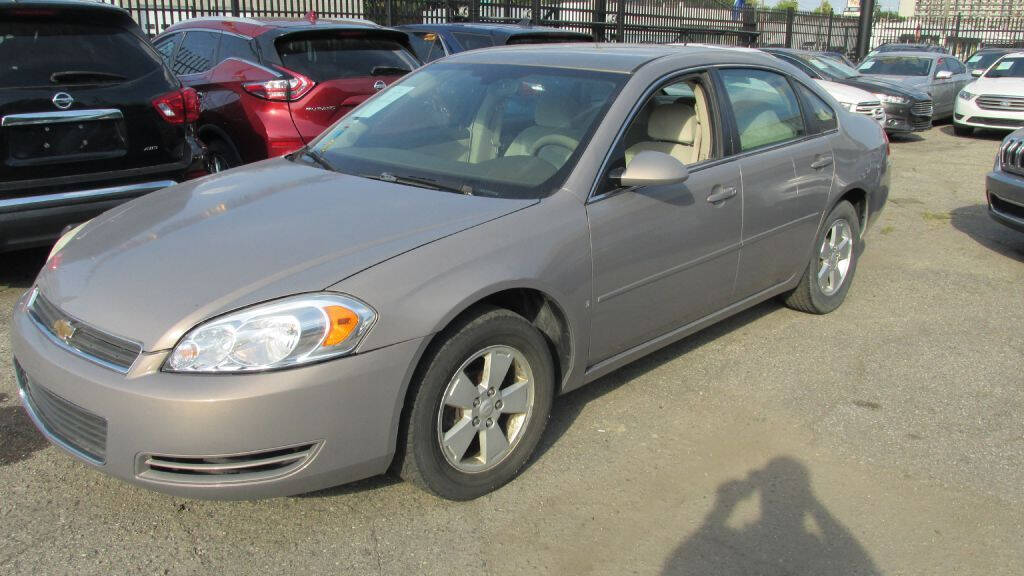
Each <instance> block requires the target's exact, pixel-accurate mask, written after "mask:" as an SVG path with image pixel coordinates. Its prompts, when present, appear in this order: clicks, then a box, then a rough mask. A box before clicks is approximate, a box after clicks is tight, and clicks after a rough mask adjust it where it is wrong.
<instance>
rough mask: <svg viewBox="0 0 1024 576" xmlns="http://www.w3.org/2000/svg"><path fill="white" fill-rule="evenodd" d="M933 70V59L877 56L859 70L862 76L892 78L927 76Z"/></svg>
mask: <svg viewBox="0 0 1024 576" xmlns="http://www.w3.org/2000/svg"><path fill="white" fill-rule="evenodd" d="M931 69H932V59H931V58H917V57H915V56H875V57H874V58H871V59H870V60H867V61H865V62H864V63H863V64H861V65H860V68H858V69H857V70H859V71H860V73H861V74H887V75H890V76H927V75H928V73H929V72H931Z"/></svg>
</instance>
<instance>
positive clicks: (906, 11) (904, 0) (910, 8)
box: [897, 0, 917, 18]
mask: <svg viewBox="0 0 1024 576" xmlns="http://www.w3.org/2000/svg"><path fill="white" fill-rule="evenodd" d="M916 9H917V0H900V7H899V8H898V9H897V14H899V15H900V16H902V17H904V18H912V17H913V16H915V13H914V12H915V10H916Z"/></svg>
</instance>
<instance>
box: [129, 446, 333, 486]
mask: <svg viewBox="0 0 1024 576" xmlns="http://www.w3.org/2000/svg"><path fill="white" fill-rule="evenodd" d="M318 447H319V444H302V445H299V446H291V447H287V448H278V449H275V450H267V451H263V452H251V453H247V454H234V455H226V456H161V455H158V454H143V455H141V456H140V457H139V459H138V465H137V468H138V475H139V477H140V478H145V479H147V480H158V481H163V482H178V483H187V484H221V483H225V482H255V481H260V480H268V479H270V478H276V477H278V476H284V475H285V474H288V473H290V472H293V471H295V470H298V469H299V468H301V467H302V466H303V465H304V464H305V463H306V462H308V461H309V460H310V459H311V458H312V457H313V455H314V454H315V453H316V450H317V448H318Z"/></svg>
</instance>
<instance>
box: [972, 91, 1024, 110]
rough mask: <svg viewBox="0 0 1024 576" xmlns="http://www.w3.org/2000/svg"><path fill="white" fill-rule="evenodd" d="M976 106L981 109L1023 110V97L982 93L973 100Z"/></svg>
mask: <svg viewBox="0 0 1024 576" xmlns="http://www.w3.org/2000/svg"><path fill="white" fill-rule="evenodd" d="M975 104H977V105H978V108H981V109H983V110H1007V111H1012V112H1024V98H1021V97H1019V96H1000V95H998V94H982V95H981V96H978V99H977V100H975Z"/></svg>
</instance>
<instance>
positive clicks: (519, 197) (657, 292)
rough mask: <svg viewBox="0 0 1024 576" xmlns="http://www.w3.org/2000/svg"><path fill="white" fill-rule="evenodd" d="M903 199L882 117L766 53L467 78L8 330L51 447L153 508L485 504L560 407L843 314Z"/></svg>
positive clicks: (121, 218) (69, 245)
mask: <svg viewBox="0 0 1024 576" xmlns="http://www.w3.org/2000/svg"><path fill="white" fill-rule="evenodd" d="M439 105H443V107H440V106H439ZM424 110H434V111H435V112H434V113H432V114H424ZM741 174H742V177H741ZM889 177H890V171H889V158H888V146H887V143H886V140H885V137H884V134H883V132H882V130H881V128H880V127H879V126H878V124H877V123H876V122H874V121H873V120H871V119H869V118H866V117H864V116H861V115H857V114H851V113H849V112H847V111H846V110H843V109H842V108H839V107H836V106H834V105H833V104H832V101H831V99H830V98H828V96H827V94H826V93H825V92H824V91H823V90H822V89H821V88H820V87H819V86H818V85H817V84H815V83H814V82H811V81H809V79H807V78H806V77H805V76H803V75H802V74H799V72H798V71H797V70H796V69H794V68H792V67H791V66H788V65H786V64H785V63H782V62H780V61H778V60H776V59H774V58H771V57H769V56H766V55H764V54H760V53H756V52H741V51H729V50H721V49H711V48H703V47H690V48H685V47H684V48H680V47H669V46H656V45H651V46H629V45H608V46H603V47H601V49H600V50H595V49H594V48H593V47H586V46H575V47H574V46H557V47H553V46H543V47H540V46H517V47H507V48H498V49H494V50H479V51H471V52H465V53H462V54H456V55H453V56H450V57H448V58H446V59H445V60H443V61H439V62H435V63H433V64H431V65H429V66H424V67H423V68H421V69H420V70H418V71H416V72H415V73H413V74H410V75H409V76H407V77H406V78H404V79H402V80H401V81H399V82H397V83H396V84H394V85H392V86H391V87H390V88H388V89H387V90H386V91H385V92H383V93H381V94H380V96H378V97H376V98H373V99H372V100H369V101H367V102H366V103H364V104H363V105H362V106H360V107H357V108H356V109H355V110H353V111H352V112H351V113H350V114H349V115H348V116H346V117H345V118H344V119H343V120H341V121H340V122H339V123H337V124H335V125H334V126H333V127H332V128H331V129H329V130H328V131H327V132H325V133H324V134H323V135H322V136H320V137H319V138H317V139H315V140H314V141H313V142H311V143H310V144H309V145H307V146H306V147H304V148H303V149H302V150H300V151H298V152H297V153H295V154H291V155H289V156H286V157H283V158H275V159H270V160H266V161H263V162H259V163H256V164H252V165H250V166H245V167H242V168H239V169H236V170H230V171H227V172H224V173H221V174H215V175H212V176H209V177H207V178H203V179H201V180H198V181H196V182H194V183H188V184H184V185H181V186H177V187H175V188H172V189H169V190H167V191H165V192H160V193H157V194H155V195H152V196H150V197H148V198H146V199H144V200H142V201H137V202H134V203H132V204H130V205H128V206H127V207H126V208H125V209H123V210H119V211H117V212H116V213H108V214H106V215H103V216H100V217H98V218H96V219H95V220H93V221H91V222H89V223H87V224H86V225H85V226H84V227H82V228H80V229H78V230H75V231H74V232H71V233H69V234H68V235H67V236H66V237H65V238H64V240H63V241H62V242H61V245H60V247H59V248H58V249H57V250H55V251H54V252H53V254H52V255H51V256H50V261H49V262H50V264H49V265H47V266H45V267H44V269H43V271H42V272H41V273H40V275H39V277H38V278H37V281H36V283H35V285H34V286H33V287H32V289H31V290H29V291H28V292H27V294H26V296H25V297H24V298H23V299H21V301H20V302H19V303H18V304H17V306H16V308H15V311H14V317H13V320H12V325H11V346H10V348H11V351H12V353H13V355H14V358H15V361H14V366H15V372H16V376H17V382H18V385H19V387H20V390H21V393H22V395H23V398H24V405H25V407H26V410H28V412H29V415H30V416H31V417H32V418H33V420H34V421H35V422H36V424H37V426H39V428H40V429H41V430H42V431H43V433H44V434H45V435H46V436H47V437H48V438H50V439H51V440H52V441H53V442H54V443H56V444H58V445H59V446H61V447H62V448H64V449H65V450H68V451H70V452H71V453H72V454H75V455H77V456H78V457H79V458H81V459H82V460H84V461H85V462H88V463H90V464H92V465H93V466H95V467H97V468H98V469H99V470H102V471H104V472H106V473H109V474H112V475H114V476H117V477H119V478H122V479H124V480H127V481H129V482H132V483H135V484H138V485H141V486H144V487H147V488H151V489H156V490H162V491H166V492H171V493H177V494H183V495H189V496H198V497H219V498H252V497H257V496H270V495H275V494H291V493H298V492H306V491H310V490H315V489H319V488H323V487H326V486H331V485H336V484H340V483H344V482H348V481H352V480H356V479H359V478H364V477H367V476H370V475H374V474H380V473H383V472H384V471H385V470H388V469H389V468H392V467H393V469H395V470H397V471H398V472H399V474H400V475H401V476H402V477H403V478H406V479H409V480H411V481H412V482H414V483H416V484H417V485H419V486H422V487H424V488H426V489H428V490H430V491H433V492H434V493H436V494H439V495H441V496H444V497H447V498H453V499H468V498H474V497H477V496H480V495H482V494H485V493H487V492H489V491H491V490H494V489H496V488H497V487H499V486H501V485H502V484H504V483H505V482H508V481H509V480H510V479H512V478H513V477H514V476H515V475H516V474H517V473H518V471H519V470H521V469H522V467H523V465H524V464H525V463H526V462H527V460H529V458H530V455H531V453H532V452H533V451H534V448H535V447H536V446H537V444H538V442H539V441H540V439H541V436H542V434H543V432H544V427H545V424H546V423H547V420H548V417H549V414H550V410H551V406H552V402H553V401H554V399H555V396H557V395H558V394H561V393H564V392H568V391H570V390H573V389H575V388H579V387H580V386H582V385H584V384H585V383H587V382H591V381H593V380H596V379H597V378H599V377H601V376H603V375H605V374H608V373H609V372H611V371H612V370H615V369H616V368H618V367H620V366H623V365H624V364H626V363H628V362H631V361H633V360H635V359H637V358H639V357H641V356H643V355H645V354H648V353H650V352H652V351H654V350H657V349H659V348H661V347H663V346H666V345H668V344H670V343H672V342H674V341H676V340H679V339H681V338H683V337H685V336H687V335H688V334H691V333H693V332H696V331H697V330H700V329H701V328H703V327H705V326H708V325H710V324H712V323H714V322H717V321H718V320H721V319H723V318H726V317H728V316H730V315H732V314H735V313H737V312H739V311H741V310H743V309H745V308H748V307H750V306H753V305H755V304H757V303H759V302H762V301H764V300H767V299H769V298H773V297H776V296H779V297H781V298H783V299H784V301H785V302H786V303H787V304H788V305H789V306H792V307H793V308H796V309H798V310H803V311H807V312H811V313H818V314H822V313H827V312H830V311H832V310H834V309H836V308H837V307H838V306H839V305H840V304H842V302H843V300H844V298H845V297H846V294H847V291H848V290H849V288H850V285H851V283H852V281H853V278H854V273H855V272H856V269H857V262H858V258H859V256H860V255H861V250H862V247H863V242H862V238H863V235H864V233H865V230H867V229H868V228H869V226H870V225H871V224H872V223H873V222H875V221H876V220H877V217H878V215H879V213H880V212H881V210H882V208H883V206H884V204H885V201H886V198H887V195H888V192H889ZM741 247H742V251H741ZM196 271H202V273H201V274H198V273H196ZM139 310H145V311H146V313H145V314H140V313H139ZM835 324H836V325H835V327H834V328H830V329H828V330H827V332H828V333H830V334H836V333H840V334H841V333H842V331H843V328H842V326H841V322H839V320H836V321H835Z"/></svg>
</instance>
